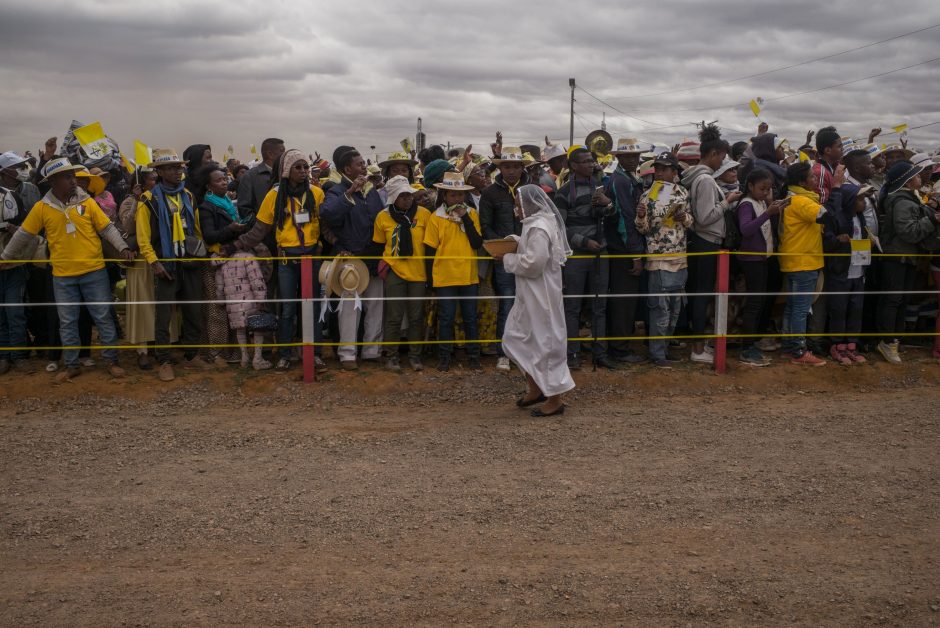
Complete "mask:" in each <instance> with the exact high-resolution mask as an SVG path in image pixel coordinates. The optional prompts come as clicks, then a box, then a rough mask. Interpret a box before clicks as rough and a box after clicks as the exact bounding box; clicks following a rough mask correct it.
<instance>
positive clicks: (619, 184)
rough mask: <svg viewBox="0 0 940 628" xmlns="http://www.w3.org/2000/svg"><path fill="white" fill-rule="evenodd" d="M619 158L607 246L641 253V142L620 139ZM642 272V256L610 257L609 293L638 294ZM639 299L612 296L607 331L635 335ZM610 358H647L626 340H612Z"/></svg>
mask: <svg viewBox="0 0 940 628" xmlns="http://www.w3.org/2000/svg"><path fill="white" fill-rule="evenodd" d="M610 152H611V154H612V155H614V156H615V157H616V158H617V162H618V163H617V169H616V170H614V172H613V174H612V175H611V176H610V180H609V181H608V183H607V189H606V192H605V193H606V195H607V197H608V198H610V199H611V200H612V201H613V203H614V208H615V209H616V210H617V211H616V213H614V214H613V215H612V216H609V217H608V218H606V219H605V220H604V233H605V235H606V237H607V249H608V251H609V252H610V254H611V255H635V254H642V253H643V252H644V250H645V248H646V238H644V237H643V236H642V235H640V233H639V232H638V231H637V230H636V222H635V221H636V204H637V202H638V201H639V200H640V196H641V195H642V194H643V186H642V184H641V183H640V179H639V177H637V175H636V169H637V167H638V166H639V165H640V153H642V152H643V149H642V147H641V146H640V144H639V142H638V141H637V140H635V139H632V138H627V139H619V140H618V141H617V148H616V150H612V151H610ZM642 275H643V258H642V257H634V258H628V257H624V258H619V259H611V260H610V294H639V293H640V277H641V276H642ZM638 302H639V298H624V297H619V298H614V297H612V298H610V299H609V300H608V302H607V330H608V332H609V333H610V336H611V337H613V338H623V337H626V336H632V335H633V331H634V322H635V320H636V307H637V303H638ZM610 357H611V358H612V359H613V360H615V361H617V362H625V363H630V364H635V363H639V362H643V360H644V358H643V357H642V356H640V355H637V354H636V353H634V352H632V351H631V350H630V343H629V341H627V340H612V341H611V342H610Z"/></svg>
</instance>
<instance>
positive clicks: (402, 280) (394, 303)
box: [372, 176, 431, 373]
mask: <svg viewBox="0 0 940 628" xmlns="http://www.w3.org/2000/svg"><path fill="white" fill-rule="evenodd" d="M385 190H386V191H387V192H388V198H387V201H386V205H387V207H386V208H385V209H383V210H382V211H381V212H380V213H379V215H378V216H376V218H375V228H374V231H373V234H372V240H373V241H374V242H376V243H377V244H384V245H385V252H384V253H382V261H383V262H384V263H383V264H381V265H380V266H379V275H380V276H381V275H384V276H385V298H386V299H388V300H387V301H386V302H385V341H386V342H394V341H396V340H398V339H399V338H401V323H402V319H403V318H404V315H405V312H408V342H409V343H417V342H418V341H420V340H421V330H422V329H423V325H422V322H423V321H424V295H425V293H426V290H427V271H426V268H425V264H424V260H423V259H421V258H422V257H424V234H425V229H426V227H427V224H428V219H429V218H430V217H431V212H429V211H428V210H427V209H425V208H424V207H420V206H419V205H418V203H417V202H415V195H414V188H412V187H411V184H410V183H409V182H408V179H407V178H406V177H403V176H394V177H392V178H391V179H389V180H388V182H387V183H386V184H385ZM398 299H408V300H398ZM408 361H409V362H410V363H411V368H412V369H414V370H415V371H421V370H423V369H424V365H423V364H422V363H421V346H420V345H418V344H410V345H409V346H408ZM386 368H387V369H388V370H390V371H392V372H395V373H400V372H401V366H400V365H399V363H398V347H397V346H390V347H389V358H388V362H387V363H386Z"/></svg>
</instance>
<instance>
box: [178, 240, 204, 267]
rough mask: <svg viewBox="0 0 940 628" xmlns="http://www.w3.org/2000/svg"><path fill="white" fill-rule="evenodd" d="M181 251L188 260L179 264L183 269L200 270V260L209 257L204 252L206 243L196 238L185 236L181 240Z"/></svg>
mask: <svg viewBox="0 0 940 628" xmlns="http://www.w3.org/2000/svg"><path fill="white" fill-rule="evenodd" d="M183 251H184V252H185V254H186V257H187V258H188V259H189V260H190V261H186V262H180V264H181V265H182V266H183V268H200V267H201V266H202V262H201V259H202V258H206V257H209V252H208V251H207V250H206V243H205V242H203V241H202V240H201V239H200V238H197V237H196V236H191V235H188V236H186V238H185V239H184V240H183ZM196 258H199V260H196Z"/></svg>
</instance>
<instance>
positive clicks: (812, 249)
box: [780, 196, 823, 273]
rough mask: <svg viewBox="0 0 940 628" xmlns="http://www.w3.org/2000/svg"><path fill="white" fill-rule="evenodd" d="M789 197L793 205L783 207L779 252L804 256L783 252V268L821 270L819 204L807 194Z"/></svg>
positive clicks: (789, 270) (782, 269)
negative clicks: (817, 217)
mask: <svg viewBox="0 0 940 628" xmlns="http://www.w3.org/2000/svg"><path fill="white" fill-rule="evenodd" d="M790 198H791V199H792V200H791V201H790V205H789V206H787V207H786V208H785V209H784V210H783V219H782V233H781V235H780V252H781V253H803V255H781V256H780V270H781V272H785V273H795V272H798V271H802V270H819V269H820V268H822V267H823V255H822V252H823V245H822V232H823V226H822V225H821V224H819V223H817V222H816V216H818V215H819V208H820V205H819V203H816V202H814V201H813V200H811V199H808V198H806V197H805V196H791V197H790Z"/></svg>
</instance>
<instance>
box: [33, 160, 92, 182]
mask: <svg viewBox="0 0 940 628" xmlns="http://www.w3.org/2000/svg"><path fill="white" fill-rule="evenodd" d="M76 170H85V166H76V165H74V164H73V163H72V162H71V161H69V160H68V159H67V158H66V157H57V158H55V159H52V160H50V161H48V162H46V165H45V166H43V167H42V170H40V171H39V175H40V176H41V177H42V180H41V181H40V183H42V182H45V181H48V180H49V179H51V178H52V177H54V176H55V175H57V174H60V173H63V172H75V171H76Z"/></svg>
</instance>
